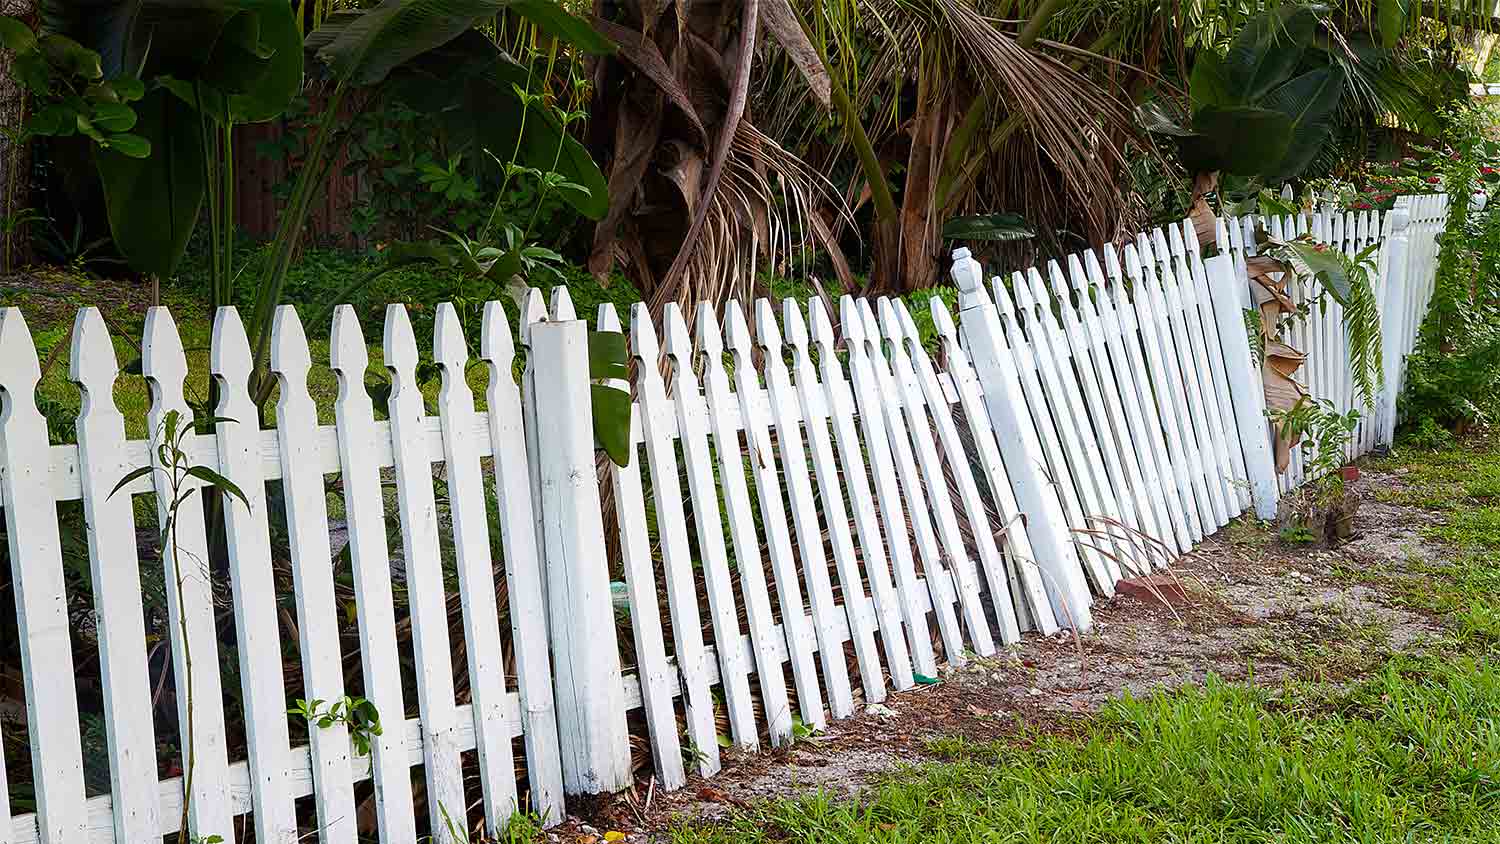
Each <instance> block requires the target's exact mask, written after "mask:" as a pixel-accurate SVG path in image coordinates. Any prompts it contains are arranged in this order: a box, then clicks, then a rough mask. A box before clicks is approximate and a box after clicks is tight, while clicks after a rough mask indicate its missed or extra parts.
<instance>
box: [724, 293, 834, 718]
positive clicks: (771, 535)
mask: <svg viewBox="0 0 1500 844" xmlns="http://www.w3.org/2000/svg"><path fill="white" fill-rule="evenodd" d="M725 318H726V322H725V324H726V325H727V326H728V331H727V332H724V333H727V334H728V336H729V349H730V352H731V354H732V356H733V358H734V380H735V390H734V391H733V396H734V399H733V400H731V399H730V398H729V396H730V391H729V378H728V373H726V372H725V371H724V339H723V334H721V332H720V328H719V323H718V320H716V319H714V315H713V308H711V307H709V306H708V305H707V303H705V304H703V305H701V306H700V307H699V308H698V344H699V348H701V349H702V350H703V354H704V358H705V360H706V361H707V370H706V371H707V373H708V395H709V407H710V413H712V414H713V415H714V419H715V424H716V425H717V424H719V423H720V422H721V421H724V422H727V421H729V416H730V415H731V414H733V413H734V412H735V411H736V410H738V412H739V416H740V420H741V421H742V422H743V427H744V432H745V439H744V443H745V445H744V447H739V443H740V438H739V434H738V433H734V434H732V435H731V437H730V438H729V439H730V440H731V441H732V443H733V444H734V445H735V446H736V448H735V449H734V450H733V451H730V450H729V449H728V447H727V445H726V443H725V439H724V438H723V437H722V436H721V437H720V438H718V439H716V441H715V442H716V444H717V445H718V446H719V454H720V455H721V458H722V457H724V456H729V455H733V456H734V462H735V470H737V471H734V472H730V471H729V470H726V469H724V468H723V462H722V461H721V463H720V467H721V468H720V474H719V477H720V481H721V482H724V481H725V478H726V477H727V476H728V482H727V484H726V486H725V494H726V495H728V496H733V495H736V494H737V490H739V489H744V488H745V485H744V465H745V462H746V461H744V460H742V459H740V457H739V455H740V454H746V455H747V456H748V457H749V458H750V459H749V463H750V476H751V478H752V479H753V481H754V483H755V500H756V503H757V504H758V505H759V511H760V517H761V525H762V529H763V531H764V532H765V533H766V534H767V536H766V547H767V554H768V556H769V557H770V563H771V575H772V577H773V578H774V579H775V582H776V599H777V601H776V603H777V607H778V609H780V611H781V627H782V632H783V634H784V635H785V639H786V642H785V644H786V648H787V651H788V653H789V655H790V657H791V663H792V681H793V682H794V683H795V684H796V688H797V706H798V709H799V710H800V711H801V719H802V723H803V724H806V725H808V726H810V727H814V728H817V729H822V728H823V727H824V726H826V725H827V718H826V716H825V714H824V711H823V690H822V688H821V687H820V685H819V683H818V673H817V669H816V668H815V663H814V661H813V660H814V657H813V652H814V651H815V650H817V648H818V642H817V641H816V640H815V639H814V638H813V635H814V634H813V632H812V630H811V627H810V625H809V624H808V623H807V616H806V615H805V614H804V613H805V611H804V609H803V603H802V586H801V584H800V582H799V581H798V577H797V562H796V558H795V556H794V555H793V552H792V539H791V534H790V525H789V524H788V520H787V516H786V502H785V500H784V499H783V498H782V494H781V474H780V472H779V471H777V467H776V453H775V451H774V449H772V447H771V429H770V414H769V408H768V407H767V406H766V403H765V391H764V390H763V389H762V388H761V385H760V378H759V376H758V374H757V373H756V371H755V361H754V359H753V357H752V353H751V350H750V345H751V344H750V329H749V327H748V326H747V325H746V323H745V315H744V312H743V311H741V310H740V307H739V304H738V303H736V302H730V303H729V305H728V306H727V309H726V312H725ZM720 407H722V408H723V409H724V410H726V411H728V413H726V414H720V413H719V408H720ZM734 523H735V522H731V524H734ZM751 528H752V529H751V532H750V533H749V534H748V536H749V537H751V538H752V541H753V542H754V544H755V548H756V552H755V553H756V554H757V557H758V554H759V547H760V540H759V538H758V537H756V534H755V532H754V530H753V521H752V523H751ZM735 556H736V558H737V559H738V561H739V564H740V566H741V567H742V568H744V566H745V563H746V561H747V560H748V559H749V557H748V556H747V555H742V554H741V553H740V551H739V538H738V536H737V537H736V542H735ZM754 570H755V571H760V568H759V563H758V562H757V564H756V566H755V569H754ZM750 573H751V574H752V575H753V574H754V571H751V572H750ZM762 582H764V575H762ZM767 617H768V618H769V617H770V614H769V613H767ZM777 661H778V669H777V670H778V673H779V670H780V669H779V663H780V657H777Z"/></svg>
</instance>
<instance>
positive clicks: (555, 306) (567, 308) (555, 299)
mask: <svg viewBox="0 0 1500 844" xmlns="http://www.w3.org/2000/svg"><path fill="white" fill-rule="evenodd" d="M552 318H553V319H554V320H557V321H558V322H567V321H569V320H575V319H578V310H577V309H576V308H574V307H573V295H572V294H571V293H569V292H568V288H567V286H566V285H562V284H559V285H557V286H556V287H553V288H552Z"/></svg>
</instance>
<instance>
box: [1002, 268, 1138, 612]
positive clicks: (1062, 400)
mask: <svg viewBox="0 0 1500 844" xmlns="http://www.w3.org/2000/svg"><path fill="white" fill-rule="evenodd" d="M1012 281H1013V283H1012V285H1011V287H1012V290H1013V291H1014V293H1015V302H1016V310H1017V312H1018V313H1020V314H1021V315H1022V316H1023V317H1024V329H1025V332H1026V336H1027V338H1028V339H1029V340H1030V341H1031V348H1032V351H1033V353H1034V356H1035V359H1036V364H1037V375H1038V376H1039V378H1040V381H1041V386H1042V390H1043V392H1044V393H1045V394H1046V400H1047V403H1048V404H1049V405H1050V406H1051V408H1052V418H1053V420H1054V422H1055V429H1056V431H1057V435H1058V437H1059V439H1060V442H1061V444H1062V451H1063V453H1064V454H1065V455H1066V460H1067V463H1068V472H1069V474H1070V475H1071V476H1072V478H1073V481H1074V483H1075V484H1077V487H1078V500H1079V505H1080V507H1081V508H1082V512H1081V513H1080V516H1081V518H1080V519H1079V520H1078V521H1077V522H1074V523H1073V524H1072V530H1073V541H1074V542H1077V543H1079V544H1080V545H1081V546H1082V547H1083V549H1084V557H1085V558H1086V559H1088V560H1091V561H1092V564H1091V565H1090V567H1089V570H1090V571H1091V572H1092V573H1093V582H1094V589H1095V590H1097V591H1098V592H1099V593H1100V594H1102V595H1104V596H1105V597H1109V596H1112V595H1113V594H1114V585H1115V582H1116V581H1118V580H1119V579H1120V568H1119V564H1118V563H1116V562H1115V559H1114V557H1115V554H1114V553H1113V552H1112V551H1110V550H1107V549H1102V548H1096V546H1095V543H1093V542H1090V541H1085V540H1081V539H1080V537H1084V538H1087V537H1089V533H1088V532H1089V531H1093V530H1095V529H1096V526H1097V525H1098V524H1099V523H1100V521H1099V520H1100V519H1111V520H1119V518H1120V509H1119V505H1118V503H1117V502H1116V501H1115V497H1114V491H1113V490H1112V489H1110V486H1109V480H1108V478H1106V477H1105V475H1104V473H1105V466H1104V458H1103V456H1102V455H1100V454H1099V447H1098V443H1097V442H1095V440H1094V437H1093V432H1092V429H1091V427H1090V425H1091V423H1090V421H1089V416H1088V411H1087V410H1086V409H1085V408H1084V405H1083V397H1082V395H1080V393H1079V389H1078V383H1077V382H1076V381H1075V380H1074V379H1073V377H1072V371H1073V363H1072V361H1071V359H1070V357H1069V354H1068V345H1067V338H1065V337H1064V336H1063V333H1062V329H1061V328H1060V327H1059V326H1058V325H1057V321H1056V319H1055V318H1054V317H1053V315H1052V308H1051V303H1050V300H1049V298H1048V297H1047V295H1046V292H1045V288H1044V286H1043V283H1042V275H1041V273H1040V272H1038V271H1037V269H1036V268H1035V267H1032V268H1031V269H1029V270H1028V271H1026V272H1025V273H1016V274H1015V275H1014V277H1013V280H1012ZM996 288H997V289H996V291H995V296H996V298H997V299H998V298H999V297H1000V296H1001V294H1002V293H1003V292H1004V291H1002V290H1000V289H999V286H998V285H997V286H996Z"/></svg>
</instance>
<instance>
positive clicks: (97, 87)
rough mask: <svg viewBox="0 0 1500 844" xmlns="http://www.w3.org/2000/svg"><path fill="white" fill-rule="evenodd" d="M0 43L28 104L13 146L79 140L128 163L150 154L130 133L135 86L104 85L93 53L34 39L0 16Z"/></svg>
mask: <svg viewBox="0 0 1500 844" xmlns="http://www.w3.org/2000/svg"><path fill="white" fill-rule="evenodd" d="M0 43H3V44H4V46H5V49H7V50H9V51H10V52H11V53H13V54H14V56H15V58H14V59H13V61H12V63H11V72H12V73H13V74H14V75H15V78H16V79H17V80H18V81H19V82H20V83H21V85H22V86H24V87H25V88H26V90H27V92H29V93H30V94H31V96H32V102H33V103H34V105H33V109H32V113H31V116H30V117H28V118H27V120H26V123H25V125H24V126H23V127H22V128H21V132H22V138H20V139H17V140H24V139H25V137H28V136H29V137H57V138H66V137H70V136H73V135H82V136H84V137H86V138H88V139H89V140H91V141H93V142H94V143H95V144H97V145H99V146H100V147H101V148H103V149H108V150H113V151H114V152H117V153H119V154H121V155H124V156H128V157H130V158H145V157H146V156H148V155H150V154H151V142H150V141H149V140H147V139H146V138H144V137H142V136H140V135H138V134H135V133H133V132H131V130H132V129H134V128H135V125H136V120H137V115H136V111H135V108H134V107H133V106H132V105H131V103H134V102H136V101H138V100H140V99H141V98H142V97H143V96H145V94H146V86H145V84H144V83H143V82H141V80H139V79H136V78H134V77H129V76H121V77H116V78H114V79H106V78H104V68H103V65H102V61H101V59H100V57H99V54H98V53H97V52H95V51H93V50H90V49H88V48H87V47H85V46H83V45H82V44H79V43H78V42H77V41H74V40H73V39H71V38H69V37H67V36H66V35H59V34H57V33H49V34H46V35H43V36H41V37H37V35H36V33H34V32H32V31H31V28H30V27H28V26H27V25H26V24H25V23H22V22H21V21H19V20H17V19H15V18H12V17H8V16H0Z"/></svg>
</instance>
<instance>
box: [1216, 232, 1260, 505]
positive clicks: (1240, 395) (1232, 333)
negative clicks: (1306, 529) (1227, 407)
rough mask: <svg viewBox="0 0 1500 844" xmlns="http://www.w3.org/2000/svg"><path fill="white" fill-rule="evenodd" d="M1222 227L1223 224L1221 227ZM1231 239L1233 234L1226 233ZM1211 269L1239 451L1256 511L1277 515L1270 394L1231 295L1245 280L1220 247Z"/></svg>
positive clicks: (1237, 298) (1242, 317) (1239, 310)
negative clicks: (1268, 405) (1268, 425)
mask: <svg viewBox="0 0 1500 844" xmlns="http://www.w3.org/2000/svg"><path fill="white" fill-rule="evenodd" d="M1220 228H1222V225H1221V226H1220ZM1224 239H1225V240H1227V239H1228V238H1227V237H1226V238H1224ZM1203 266H1204V269H1206V270H1207V271H1208V289H1209V290H1211V291H1214V295H1211V296H1209V299H1211V300H1212V301H1213V306H1214V321H1215V322H1216V323H1218V326H1219V337H1220V338H1221V341H1222V342H1221V343H1220V348H1221V349H1222V350H1223V354H1224V373H1225V376H1226V377H1227V378H1228V379H1229V401H1230V404H1232V405H1234V418H1235V422H1236V427H1238V428H1239V434H1240V450H1241V451H1242V452H1243V453H1244V455H1245V473H1246V477H1247V478H1248V480H1249V482H1250V500H1251V502H1252V503H1253V504H1254V505H1255V515H1257V516H1259V517H1260V518H1262V519H1267V520H1270V519H1274V518H1276V497H1277V489H1276V457H1275V455H1274V454H1272V453H1271V438H1270V437H1269V436H1268V435H1267V433H1266V404H1265V402H1266V396H1265V387H1264V386H1263V385H1262V383H1261V375H1260V367H1258V366H1256V365H1255V361H1254V360H1253V359H1252V358H1251V357H1250V342H1249V339H1248V338H1247V337H1246V334H1245V331H1246V329H1245V317H1244V314H1245V312H1244V311H1243V310H1241V309H1240V298H1239V296H1230V295H1227V294H1228V293H1229V292H1230V291H1232V290H1234V289H1235V287H1236V285H1243V284H1244V282H1241V281H1240V280H1239V276H1238V274H1237V273H1236V272H1235V269H1234V259H1233V258H1231V257H1230V256H1229V253H1228V252H1220V253H1219V254H1218V255H1215V256H1214V257H1212V258H1209V259H1208V260H1206V261H1204V262H1203Z"/></svg>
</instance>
